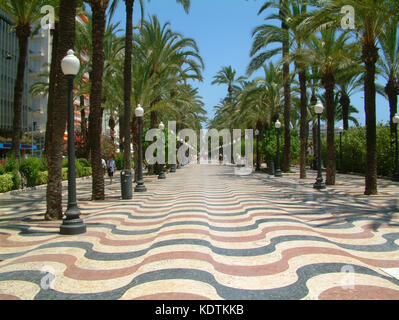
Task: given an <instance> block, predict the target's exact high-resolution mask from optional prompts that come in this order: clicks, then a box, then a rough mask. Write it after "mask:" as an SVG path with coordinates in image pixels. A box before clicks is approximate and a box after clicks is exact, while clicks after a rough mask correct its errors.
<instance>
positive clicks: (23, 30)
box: [11, 25, 30, 159]
mask: <svg viewBox="0 0 399 320" xmlns="http://www.w3.org/2000/svg"><path fill="white" fill-rule="evenodd" d="M16 34H17V37H18V46H19V57H18V66H17V77H16V79H15V86H14V106H13V107H14V119H13V126H12V129H13V130H12V143H11V152H12V153H13V154H14V155H15V158H16V159H19V158H20V152H19V145H20V143H21V132H22V125H21V115H22V97H23V93H24V77H25V64H26V56H27V53H28V39H29V36H30V25H18V26H17V27H16Z"/></svg>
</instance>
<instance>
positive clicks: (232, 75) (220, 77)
mask: <svg viewBox="0 0 399 320" xmlns="http://www.w3.org/2000/svg"><path fill="white" fill-rule="evenodd" d="M236 73H237V72H236V70H234V69H233V68H232V67H231V66H227V67H222V69H221V70H220V71H218V72H217V73H216V75H215V76H214V77H213V79H214V80H213V81H212V82H211V84H212V85H214V84H227V94H228V98H229V99H231V98H232V95H233V91H234V89H235V88H236V87H235V85H236V83H238V82H240V81H242V80H244V79H245V77H243V76H240V77H238V78H236Z"/></svg>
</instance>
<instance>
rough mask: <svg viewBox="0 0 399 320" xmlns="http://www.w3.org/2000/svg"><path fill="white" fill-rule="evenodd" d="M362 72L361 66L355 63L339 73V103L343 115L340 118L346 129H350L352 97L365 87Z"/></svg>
mask: <svg viewBox="0 0 399 320" xmlns="http://www.w3.org/2000/svg"><path fill="white" fill-rule="evenodd" d="M361 72H362V70H361V68H360V66H359V65H355V66H354V68H350V69H349V70H345V71H344V72H342V73H341V74H338V75H337V86H338V89H339V92H340V98H339V104H340V107H341V110H342V117H341V118H340V120H342V122H343V123H342V124H343V129H344V130H348V129H349V120H350V119H349V117H350V110H352V111H353V109H352V108H353V106H352V105H351V100H350V97H351V95H352V94H354V93H356V92H357V91H359V90H361V89H362V88H363V84H364V79H362V77H359V75H360V73H361Z"/></svg>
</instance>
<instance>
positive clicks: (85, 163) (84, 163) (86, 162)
mask: <svg viewBox="0 0 399 320" xmlns="http://www.w3.org/2000/svg"><path fill="white" fill-rule="evenodd" d="M78 161H79V162H80V165H81V166H82V167H86V168H87V167H90V163H89V160H87V159H85V158H80V159H78Z"/></svg>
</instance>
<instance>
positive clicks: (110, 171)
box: [101, 156, 116, 184]
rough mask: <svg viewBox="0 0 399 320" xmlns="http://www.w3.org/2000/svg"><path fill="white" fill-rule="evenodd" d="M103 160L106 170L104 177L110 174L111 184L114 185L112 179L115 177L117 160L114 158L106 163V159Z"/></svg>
mask: <svg viewBox="0 0 399 320" xmlns="http://www.w3.org/2000/svg"><path fill="white" fill-rule="evenodd" d="M101 160H102V166H103V168H104V175H105V174H106V173H108V177H109V180H110V184H112V178H113V177H114V172H115V168H116V165H115V160H114V158H113V157H112V156H111V157H110V158H109V159H108V160H107V161H105V159H104V158H102V159H101Z"/></svg>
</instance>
